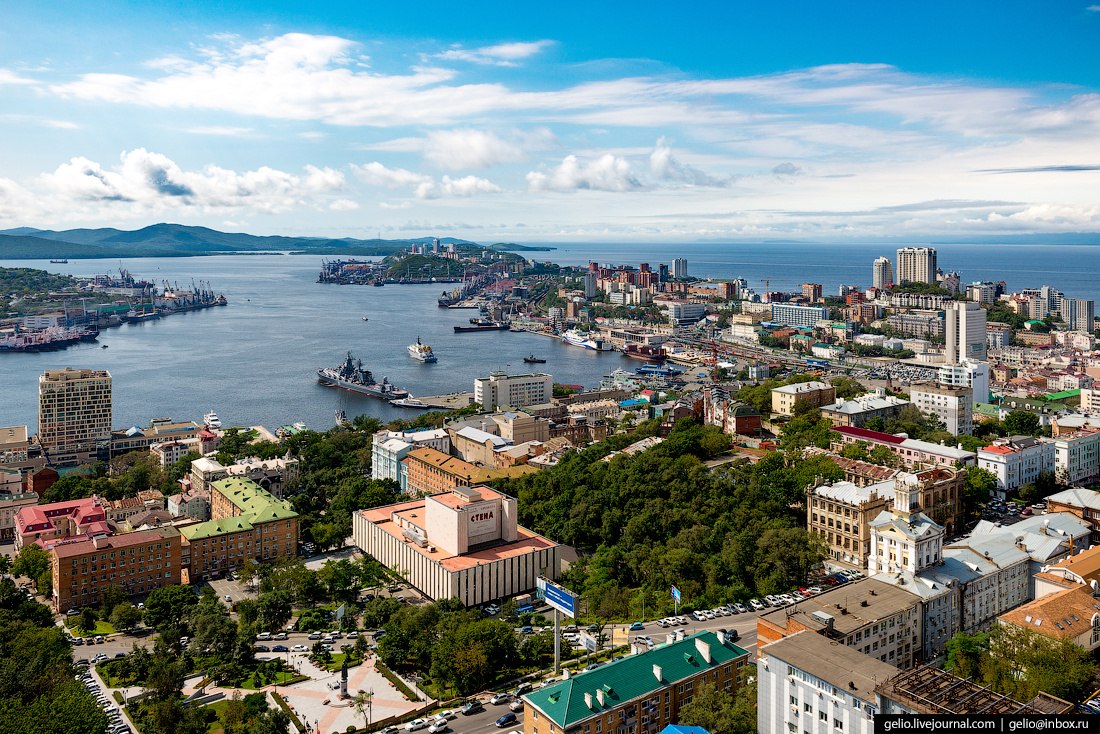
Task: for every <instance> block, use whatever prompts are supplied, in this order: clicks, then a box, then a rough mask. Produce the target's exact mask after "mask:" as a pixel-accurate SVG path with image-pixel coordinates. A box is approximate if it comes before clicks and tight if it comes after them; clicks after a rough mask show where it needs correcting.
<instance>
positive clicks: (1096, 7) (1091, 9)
mask: <svg viewBox="0 0 1100 734" xmlns="http://www.w3.org/2000/svg"><path fill="white" fill-rule="evenodd" d="M1085 10H1087V11H1089V12H1090V13H1100V5H1090V6H1088V7H1087V8H1085Z"/></svg>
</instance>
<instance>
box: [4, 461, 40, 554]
mask: <svg viewBox="0 0 1100 734" xmlns="http://www.w3.org/2000/svg"><path fill="white" fill-rule="evenodd" d="M11 475H14V476H15V479H16V480H17V481H16V482H15V483H14V487H13V486H12V484H11V483H8V484H7V485H6V486H7V487H8V491H0V542H4V543H6V542H8V541H11V540H14V539H15V516H16V514H17V513H18V512H19V511H20V510H22V509H23V508H27V507H34V506H35V505H37V504H38V495H37V494H35V493H34V492H24V491H23V490H22V485H21V483H20V482H19V481H18V480H19V478H20V475H19V472H12V471H11V470H8V469H0V483H2V482H4V479H5V476H11Z"/></svg>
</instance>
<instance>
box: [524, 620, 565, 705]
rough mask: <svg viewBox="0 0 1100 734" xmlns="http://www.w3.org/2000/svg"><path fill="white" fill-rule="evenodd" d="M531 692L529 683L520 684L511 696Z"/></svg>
mask: <svg viewBox="0 0 1100 734" xmlns="http://www.w3.org/2000/svg"><path fill="white" fill-rule="evenodd" d="M573 629H574V630H575V629H577V628H576V626H573ZM531 690H533V687H532V686H531V684H530V683H520V684H519V685H518V686H516V690H514V691H512V695H513V696H522V695H523V694H524V693H528V692H530V691H531Z"/></svg>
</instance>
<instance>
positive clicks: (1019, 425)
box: [1004, 410, 1040, 436]
mask: <svg viewBox="0 0 1100 734" xmlns="http://www.w3.org/2000/svg"><path fill="white" fill-rule="evenodd" d="M1004 426H1005V429H1006V430H1007V431H1008V433H1009V435H1012V436H1037V435H1039V428H1040V426H1039V416H1037V415H1035V414H1034V413H1029V412H1027V411H1026V410H1014V411H1012V412H1011V413H1009V414H1008V415H1006V416H1005V419H1004Z"/></svg>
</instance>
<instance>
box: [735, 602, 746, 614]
mask: <svg viewBox="0 0 1100 734" xmlns="http://www.w3.org/2000/svg"><path fill="white" fill-rule="evenodd" d="M733 608H734V609H736V610H737V613H738V614H748V613H749V608H748V607H746V606H745V605H744V604H742V603H741V602H737V603H736V604H734V605H733Z"/></svg>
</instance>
